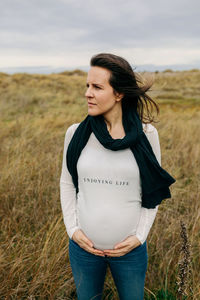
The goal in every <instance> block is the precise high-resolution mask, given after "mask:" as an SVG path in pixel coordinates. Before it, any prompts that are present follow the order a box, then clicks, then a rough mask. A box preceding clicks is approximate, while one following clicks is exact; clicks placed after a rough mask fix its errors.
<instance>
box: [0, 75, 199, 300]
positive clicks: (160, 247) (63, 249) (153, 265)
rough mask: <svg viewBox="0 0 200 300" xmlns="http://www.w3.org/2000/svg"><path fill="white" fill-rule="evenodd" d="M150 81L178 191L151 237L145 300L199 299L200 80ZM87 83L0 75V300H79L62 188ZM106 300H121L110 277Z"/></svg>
mask: <svg viewBox="0 0 200 300" xmlns="http://www.w3.org/2000/svg"><path fill="white" fill-rule="evenodd" d="M153 75H154V76H155V83H154V85H153V87H152V89H151V91H150V92H149V95H151V96H152V97H153V99H154V100H155V101H156V102H157V103H158V104H159V108H160V114H159V115H158V117H157V120H158V122H157V123H153V125H154V126H155V127H156V128H157V130H158V133H159V138H160V145H161V152H162V167H163V168H165V169H166V170H167V171H168V172H169V173H170V174H172V176H173V177H174V178H175V179H176V183H175V184H173V185H172V186H171V194H172V198H170V199H166V200H164V201H163V202H162V204H161V205H160V207H159V210H158V213H157V216H156V219H155V221H154V224H153V226H152V228H151V231H150V233H149V235H148V238H147V243H148V257H149V261H148V271H147V275H146V282H145V299H166V300H169V299H172V300H173V299H194V300H198V299H200V280H199V270H200V71H198V70H191V71H184V72H170V71H169V72H160V73H159V72H158V73H154V74H153ZM85 81H86V74H84V73H83V72H79V71H74V72H65V73H63V74H51V75H38V74H34V75H29V74H14V75H8V74H4V73H0V166H1V168H0V181H1V184H0V220H1V225H0V226H1V227H0V243H1V246H0V299H30V300H35V299H52V300H53V299H58V300H61V299H62V300H63V299H76V294H75V285H74V282H73V278H72V273H71V268H70V265H69V259H68V236H67V233H66V230H65V226H64V223H63V219H62V214H61V206H60V199H59V179H60V173H61V163H62V154H63V145H64V135H65V132H66V130H67V128H68V126H69V125H71V124H72V123H76V122H80V121H81V120H82V119H83V118H85V116H86V114H87V105H86V100H85V97H84V93H85V89H86V87H85ZM181 221H182V222H183V224H184V225H185V228H186V233H185V237H184V239H183V238H182V236H181V232H183V227H181ZM187 240H188V244H189V246H188V247H189V248H187ZM185 243H186V244H185ZM184 249H185V250H184ZM183 250H184V251H183ZM187 250H188V251H187ZM183 259H185V264H184V270H183V267H182V265H181V263H182V260H183ZM184 272H185V276H186V278H183V279H182V281H183V282H182V284H181V283H178V282H179V281H180V280H181V278H182V277H181V276H184ZM180 286H182V292H181V293H182V295H180V294H179V293H178V287H180ZM184 294H185V296H184ZM103 299H104V300H105V299H107V300H108V299H110V300H111V299H114V300H115V299H116V300H117V299H118V297H117V291H116V288H115V285H114V283H113V279H112V277H111V274H110V272H109V271H108V274H107V277H106V281H105V285H104V296H103Z"/></svg>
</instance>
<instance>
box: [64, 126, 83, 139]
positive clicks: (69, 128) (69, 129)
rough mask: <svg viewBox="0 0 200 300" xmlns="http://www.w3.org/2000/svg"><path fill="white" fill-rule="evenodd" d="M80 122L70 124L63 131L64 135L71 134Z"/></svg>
mask: <svg viewBox="0 0 200 300" xmlns="http://www.w3.org/2000/svg"><path fill="white" fill-rule="evenodd" d="M79 124H80V123H74V124H71V125H70V126H69V127H68V128H67V131H66V133H65V136H72V135H73V134H74V132H75V130H76V129H77V127H78V125H79Z"/></svg>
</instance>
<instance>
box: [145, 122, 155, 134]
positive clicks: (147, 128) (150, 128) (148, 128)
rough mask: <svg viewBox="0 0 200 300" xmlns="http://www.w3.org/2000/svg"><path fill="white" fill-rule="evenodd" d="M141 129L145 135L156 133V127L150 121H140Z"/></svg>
mask: <svg viewBox="0 0 200 300" xmlns="http://www.w3.org/2000/svg"><path fill="white" fill-rule="evenodd" d="M142 127H143V131H144V133H145V134H147V135H155V134H158V131H157V129H156V127H155V126H154V125H152V124H150V123H147V124H145V123H142Z"/></svg>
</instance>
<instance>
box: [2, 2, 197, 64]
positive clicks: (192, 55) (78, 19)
mask: <svg viewBox="0 0 200 300" xmlns="http://www.w3.org/2000/svg"><path fill="white" fill-rule="evenodd" d="M199 18H200V1H199V0H190V1H189V0H168V1H164V0H163V1H162V0H125V1H124V0H98V1H96V0H88V1H87V0H54V1H53V0H30V1H29V0H0V58H1V59H0V68H1V69H2V68H7V67H39V66H41V67H44V66H49V67H66V68H76V67H81V66H87V65H89V60H90V58H91V56H92V55H93V54H96V53H99V52H111V53H114V54H117V55H121V56H123V57H125V58H126V59H127V60H128V61H129V62H130V63H131V64H132V65H135V66H138V65H147V64H153V65H156V66H157V65H195V64H196V65H197V66H198V65H199V66H200V22H199Z"/></svg>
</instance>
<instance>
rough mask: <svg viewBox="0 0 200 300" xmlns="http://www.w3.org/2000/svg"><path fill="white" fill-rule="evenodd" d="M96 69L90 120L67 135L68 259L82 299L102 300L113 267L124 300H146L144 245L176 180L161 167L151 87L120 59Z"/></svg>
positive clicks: (105, 60) (91, 76)
mask: <svg viewBox="0 0 200 300" xmlns="http://www.w3.org/2000/svg"><path fill="white" fill-rule="evenodd" d="M90 65H91V68H90V70H89V72H88V76H87V83H86V85H87V91H86V94H85V96H86V100H87V104H88V115H87V117H86V118H85V119H84V120H83V121H82V122H81V123H76V124H72V125H71V126H69V128H68V129H67V131H66V135H65V143H64V152H63V165H62V173H61V178H60V194H61V206H62V212H63V218H64V223H65V226H66V230H67V233H68V235H69V260H70V264H71V268H72V273H73V277H74V280H75V285H76V291H77V296H78V299H80V300H89V299H96V300H97V299H101V297H102V291H103V285H104V280H105V275H106V269H107V266H109V268H110V270H111V274H112V276H113V279H114V282H115V284H116V287H117V291H118V293H119V297H120V299H121V300H129V299H130V300H134V299H135V300H142V299H143V297H144V283H145V274H146V271H147V261H148V254H147V245H146V238H147V236H148V233H149V231H150V228H151V226H152V224H153V222H154V219H155V216H156V213H157V210H158V206H159V204H160V203H161V201H162V200H163V199H166V198H170V197H171V194H170V190H169V186H170V185H171V184H172V183H174V182H175V179H174V178H173V177H172V176H170V174H168V173H167V172H166V171H165V170H164V169H163V168H162V167H161V154H160V144H159V137H158V132H157V130H156V128H155V127H154V126H153V125H151V124H150V122H151V121H152V120H151V119H150V113H149V110H148V103H150V104H152V103H153V105H155V107H156V109H157V112H158V111H159V110H158V107H157V105H156V104H155V102H154V101H153V100H152V99H151V98H150V97H149V96H148V95H147V94H146V91H147V90H148V88H149V87H146V88H145V87H144V86H143V87H142V86H141V82H139V80H138V79H136V74H135V73H134V72H133V70H132V68H131V66H130V65H129V63H128V62H127V61H126V60H125V59H124V58H122V57H119V56H117V55H113V54H109V53H100V54H98V55H95V56H93V57H92V59H91V62H90ZM143 101H144V102H145V103H146V108H147V111H148V117H147V121H148V122H147V123H145V122H144V116H143Z"/></svg>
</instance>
